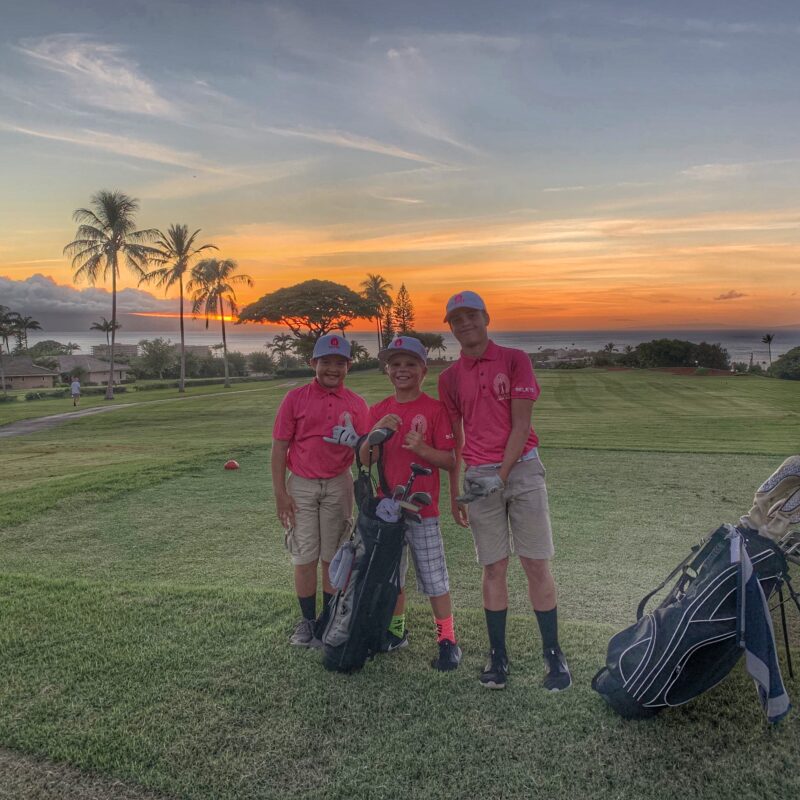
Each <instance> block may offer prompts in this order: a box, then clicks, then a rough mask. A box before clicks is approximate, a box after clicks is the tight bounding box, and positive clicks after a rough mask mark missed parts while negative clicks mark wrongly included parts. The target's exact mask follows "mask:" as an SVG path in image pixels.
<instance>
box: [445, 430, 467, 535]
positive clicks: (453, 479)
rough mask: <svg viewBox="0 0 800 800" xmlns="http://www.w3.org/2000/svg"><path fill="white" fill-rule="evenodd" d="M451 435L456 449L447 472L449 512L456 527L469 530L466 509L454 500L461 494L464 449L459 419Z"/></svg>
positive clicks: (462, 432) (462, 431)
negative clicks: (454, 440)
mask: <svg viewBox="0 0 800 800" xmlns="http://www.w3.org/2000/svg"><path fill="white" fill-rule="evenodd" d="M453 433H454V434H455V437H456V447H455V450H453V465H452V466H451V467H450V469H449V470H447V477H448V480H449V482H450V510H451V511H452V513H453V519H454V520H455V521H456V524H457V525H460V526H461V527H462V528H469V512H468V511H467V507H466V506H465V505H464V504H463V503H459V502H458V500H457V499H456V498H457V497H458V495H459V494H460V493H461V490H460V485H461V451H462V450H463V449H464V425H463V422H462V420H461V419H459V420H458V421H457V422H456V423H455V424H454V425H453Z"/></svg>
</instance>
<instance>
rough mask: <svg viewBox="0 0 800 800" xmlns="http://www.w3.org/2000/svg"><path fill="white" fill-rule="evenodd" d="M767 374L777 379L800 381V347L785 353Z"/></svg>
mask: <svg viewBox="0 0 800 800" xmlns="http://www.w3.org/2000/svg"><path fill="white" fill-rule="evenodd" d="M767 372H768V374H769V375H772V376H773V377H775V378H783V379H784V380H787V381H800V347H795V348H793V349H792V350H790V351H789V352H788V353H784V354H783V355H782V356H781V357H780V358H779V359H777V360H776V361H774V362H773V364H772V366H771V367H770V368H769V369H768V370H767Z"/></svg>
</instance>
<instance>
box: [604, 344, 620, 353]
mask: <svg viewBox="0 0 800 800" xmlns="http://www.w3.org/2000/svg"><path fill="white" fill-rule="evenodd" d="M616 349H617V346H616V345H615V344H614V342H609V343H608V344H607V345H605V346H604V347H603V351H604V352H606V353H613V352H614V351H615V350H616Z"/></svg>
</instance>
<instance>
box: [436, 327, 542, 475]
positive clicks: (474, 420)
mask: <svg viewBox="0 0 800 800" xmlns="http://www.w3.org/2000/svg"><path fill="white" fill-rule="evenodd" d="M539 391H540V390H539V384H538V383H537V382H536V376H535V375H534V374H533V365H532V364H531V360H530V358H529V357H528V355H527V354H526V353H523V352H522V350H515V349H514V348H512V347H500V345H497V344H495V343H494V342H492V341H489V346H488V347H487V348H486V350H485V352H484V354H483V355H482V356H481V357H480V358H470V357H469V356H465V355H464V354H463V353H462V354H461V358H459V359H458V361H456V363H455V364H453V365H452V366H450V367H448V368H447V369H446V370H444V372H442V374H441V375H440V376H439V399H440V400H441V401H442V402H443V403H444V404H445V407H446V408H447V411H448V413H449V414H450V419H451V420H452V421H453V425H456V424H457V423H458V420H459V419H463V420H464V439H465V442H464V451H463V453H462V455H463V457H464V461H465V462H466V463H467V464H468V465H469V466H476V465H478V464H499V463H500V462H501V461H502V460H503V453H504V451H505V447H506V442H507V441H508V437H509V436H510V434H511V401H512V400H519V399H522V400H536V398H537V397H538V396H539ZM538 444H539V438H538V437H537V436H536V433H535V432H534V430H533V428H531V432H530V434H529V436H528V441H527V442H526V443H525V449H524V450H523V452H528V450H530V449H531V448H533V447H536V446H537V445H538Z"/></svg>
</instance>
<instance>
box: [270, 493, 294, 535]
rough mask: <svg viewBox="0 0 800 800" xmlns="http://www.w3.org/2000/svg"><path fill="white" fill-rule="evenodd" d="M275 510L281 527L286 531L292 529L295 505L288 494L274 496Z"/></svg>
mask: <svg viewBox="0 0 800 800" xmlns="http://www.w3.org/2000/svg"><path fill="white" fill-rule="evenodd" d="M275 510H276V511H277V512H278V519H279V520H280V521H281V525H283V527H284V528H286V529H287V530H288V529H289V528H294V521H295V517H294V515H295V513H296V512H297V503H295V501H294V498H293V497H292V496H291V495H290V494H289V493H288V492H283V493H281V494H276V495H275Z"/></svg>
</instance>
